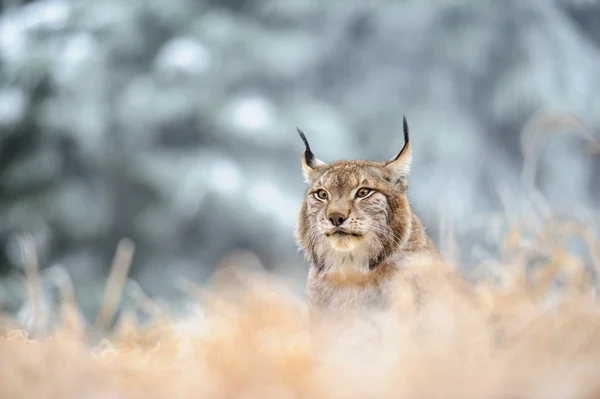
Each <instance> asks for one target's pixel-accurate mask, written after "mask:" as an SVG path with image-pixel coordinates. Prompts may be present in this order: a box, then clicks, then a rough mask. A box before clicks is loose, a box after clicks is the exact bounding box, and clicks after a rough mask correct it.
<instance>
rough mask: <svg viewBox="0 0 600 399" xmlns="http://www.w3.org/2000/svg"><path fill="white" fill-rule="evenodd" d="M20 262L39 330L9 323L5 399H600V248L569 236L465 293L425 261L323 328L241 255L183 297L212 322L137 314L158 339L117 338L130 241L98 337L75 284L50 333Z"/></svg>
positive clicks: (536, 235)
mask: <svg viewBox="0 0 600 399" xmlns="http://www.w3.org/2000/svg"><path fill="white" fill-rule="evenodd" d="M528 170H531V169H528ZM528 173H531V172H528ZM528 176H529V175H528ZM525 180H528V181H530V180H529V178H526V179H525ZM572 237H579V238H580V239H582V240H583V241H584V242H585V243H586V245H587V248H588V249H589V254H590V259H591V260H590V262H589V263H590V264H589V265H584V262H583V261H582V260H581V259H580V258H578V257H575V256H574V255H573V254H572V253H570V252H569V251H568V245H567V242H568V240H569V239H571V238H572ZM449 241H451V240H449ZM23 253H24V259H25V261H26V264H27V265H28V266H27V268H26V272H27V275H28V282H29V284H28V286H27V287H26V288H27V289H28V292H29V299H30V301H31V303H32V309H33V310H32V311H33V315H34V321H35V323H33V325H32V327H31V331H32V332H31V334H32V335H28V334H27V333H26V332H25V330H24V329H23V328H21V327H20V326H19V325H17V324H16V322H15V321H14V320H13V319H11V318H9V317H8V316H5V317H3V318H1V319H0V329H1V331H0V399H13V398H32V397H39V398H49V399H51V398H57V399H58V398H60V399H71V398H78V399H82V398H90V399H91V398H94V399H95V398H98V399H112V398H115V399H116V398H123V399H128V398H157V399H158V398H248V399H250V398H265V399H268V398H273V399H288V398H444V399H447V398H461V399H468V398H510V399H516V398H586V399H587V398H600V302H599V301H598V298H597V288H596V285H595V283H594V280H595V278H596V276H597V272H598V270H600V244H599V242H598V238H597V237H596V235H595V233H594V232H593V230H591V229H590V228H589V227H588V226H585V225H582V224H578V223H576V222H573V221H561V220H556V219H550V220H549V221H548V220H547V221H546V223H545V225H543V226H542V227H541V228H536V229H533V228H527V226H526V225H525V226H514V228H512V229H510V230H508V232H507V234H506V236H505V240H504V246H503V251H502V254H501V256H500V259H501V262H500V261H499V262H496V263H495V264H493V265H492V266H491V267H490V266H489V264H488V265H487V266H486V267H483V266H482V270H483V271H484V272H489V273H487V274H486V273H479V274H478V275H479V279H477V280H476V281H474V282H472V283H469V284H467V283H466V281H464V280H462V279H461V276H460V275H459V274H458V273H457V272H456V271H455V270H456V269H455V268H454V265H455V264H456V261H455V260H453V259H449V261H448V262H447V263H431V261H427V260H425V259H422V258H419V257H415V258H413V259H412V260H411V261H410V264H409V265H407V270H409V271H410V273H407V274H406V275H404V276H402V278H399V279H398V281H397V286H398V290H397V293H398V295H397V298H396V301H395V302H394V304H393V306H392V307H391V308H390V309H389V311H387V312H382V313H372V314H370V315H369V317H364V316H363V317H360V318H354V317H352V315H347V317H346V318H345V319H341V320H337V321H336V322H335V323H333V322H332V323H329V324H328V323H325V324H320V325H315V324H313V325H311V323H310V322H309V316H308V312H307V309H306V305H305V303H304V301H303V299H302V298H300V297H298V296H297V295H295V294H294V293H293V292H292V291H291V290H289V289H288V287H287V286H286V285H285V284H284V283H283V282H282V281H280V280H278V279H277V278H276V277H275V276H272V275H268V274H266V273H263V272H261V271H260V270H254V269H253V270H248V269H245V268H244V267H243V266H244V265H245V264H254V263H256V260H255V259H253V258H252V257H251V255H248V254H244V253H239V254H237V255H235V256H233V257H229V258H227V259H225V260H223V263H222V264H221V265H220V267H219V268H218V271H217V272H216V273H215V275H214V276H213V279H212V280H211V283H210V284H209V285H208V288H207V289H203V290H201V289H199V288H197V287H194V286H193V285H191V284H189V283H186V284H183V287H184V289H185V290H186V291H187V292H189V294H190V296H193V297H194V298H195V299H196V300H197V301H198V303H199V304H200V305H201V308H202V312H198V314H197V315H192V316H189V317H188V318H186V319H183V320H174V319H172V318H170V317H169V315H168V314H165V313H162V312H160V311H158V310H156V308H155V307H154V306H153V304H152V303H151V301H150V300H149V299H147V298H142V299H141V304H140V305H141V306H142V307H144V308H145V309H147V311H148V312H149V313H153V314H154V315H155V318H154V321H153V323H152V324H151V325H149V326H145V327H142V326H140V325H138V324H137V323H136V321H135V319H134V318H133V316H131V315H128V314H124V315H123V316H122V317H121V318H120V320H119V322H118V325H117V328H116V329H115V330H114V331H109V330H108V326H109V324H110V321H111V319H112V318H113V317H114V309H115V307H116V306H117V301H118V300H119V299H120V297H121V295H122V292H123V286H124V282H125V278H126V274H127V271H128V268H129V261H130V260H131V256H132V255H133V247H132V245H131V243H128V242H126V241H125V242H123V243H122V244H121V245H120V246H119V250H118V251H117V256H116V257H115V261H114V263H113V269H112V273H111V276H110V278H109V282H108V284H107V288H106V297H105V298H104V300H103V302H102V305H101V310H100V312H99V315H98V318H97V319H96V321H95V322H94V323H93V325H92V326H88V325H86V323H85V322H84V321H83V319H82V318H81V317H80V316H79V313H78V310H77V308H76V307H75V306H74V298H73V292H72V288H71V287H70V286H69V284H64V286H63V287H62V291H63V302H62V308H61V314H60V323H59V325H58V327H57V328H55V329H49V328H48V326H46V325H45V324H44V322H43V320H45V319H44V317H42V316H43V315H42V313H43V310H42V307H41V306H40V301H41V299H40V297H39V293H38V292H37V291H36V288H35V287H36V284H37V280H38V273H37V262H36V259H35V253H34V251H33V250H32V243H31V241H29V240H24V241H23ZM490 263H494V262H490ZM238 266H239V267H238ZM531 266H535V267H533V268H532V267H531ZM586 266H589V267H586ZM494 274H495V275H494ZM492 277H495V279H496V280H497V281H495V280H494V278H492ZM415 282H418V284H419V285H420V287H421V288H422V291H423V292H424V294H423V296H422V298H421V301H420V302H419V305H418V306H415V301H414V299H415V298H414V297H413V296H412V294H411V290H410V288H411V287H413V284H414V283H415ZM556 282H559V283H560V284H558V285H557V284H556ZM96 334H101V335H102V334H103V336H104V337H105V338H103V339H102V340H100V341H99V342H98V341H97V340H96V339H95V337H96Z"/></svg>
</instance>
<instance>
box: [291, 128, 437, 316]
mask: <svg viewBox="0 0 600 399" xmlns="http://www.w3.org/2000/svg"><path fill="white" fill-rule="evenodd" d="M404 128H405V145H404V147H403V149H402V151H400V153H399V154H398V155H397V156H396V157H394V158H392V159H391V160H389V161H387V162H374V161H365V160H356V161H348V160H341V161H337V162H333V163H329V164H327V163H325V162H323V161H321V160H319V159H318V158H316V157H315V156H314V154H313V153H312V151H311V149H310V146H309V145H308V141H307V140H306V137H305V136H304V133H302V131H300V130H299V133H300V136H301V137H302V139H303V141H304V143H305V145H306V150H305V151H304V154H303V156H302V169H303V173H304V177H305V180H306V182H307V183H308V185H309V188H308V190H307V192H306V196H305V198H304V201H303V203H302V207H301V209H300V212H299V216H298V223H297V226H296V239H297V243H298V246H299V247H300V249H301V250H302V251H303V253H304V255H305V257H306V258H307V260H308V261H309V263H310V269H309V275H308V282H307V291H308V299H309V303H310V305H311V307H314V308H318V309H329V310H332V311H339V310H340V309H347V308H355V307H361V306H369V305H375V306H385V304H386V303H387V301H388V300H389V298H388V297H389V295H388V293H387V292H388V291H389V289H390V288H389V285H390V281H391V280H392V278H393V277H394V275H396V274H398V273H399V272H401V271H402V268H403V263H404V260H405V258H406V255H407V254H416V253H425V254H432V255H435V256H437V255H439V252H438V251H437V249H436V248H435V246H434V244H433V242H432V241H431V239H430V238H429V236H428V235H427V234H426V232H425V229H424V227H423V224H422V222H421V220H420V219H419V217H418V216H417V215H416V214H415V212H414V211H413V209H412V208H411V206H410V202H409V200H408V197H407V189H408V184H407V176H408V173H409V171H410V164H411V159H412V154H411V143H410V140H409V138H408V126H407V125H406V122H405V126H404ZM365 193H366V194H365ZM340 221H341V222H342V223H341V224H340ZM336 224H339V226H336ZM336 230H337V231H338V232H337V233H335V232H336ZM339 230H342V231H341V232H340V231H339Z"/></svg>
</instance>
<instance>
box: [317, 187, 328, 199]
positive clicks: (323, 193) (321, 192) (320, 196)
mask: <svg viewBox="0 0 600 399" xmlns="http://www.w3.org/2000/svg"><path fill="white" fill-rule="evenodd" d="M315 197H316V198H317V199H320V200H323V201H324V200H326V199H327V198H329V193H328V192H327V191H325V190H323V189H321V190H319V191H317V192H316V193H315Z"/></svg>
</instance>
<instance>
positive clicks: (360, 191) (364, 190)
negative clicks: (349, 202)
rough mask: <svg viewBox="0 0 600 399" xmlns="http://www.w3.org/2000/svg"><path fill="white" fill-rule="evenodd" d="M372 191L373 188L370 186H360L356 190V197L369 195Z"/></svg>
mask: <svg viewBox="0 0 600 399" xmlns="http://www.w3.org/2000/svg"><path fill="white" fill-rule="evenodd" d="M372 192H373V190H371V189H370V188H366V187H362V188H359V189H358V191H357V192H356V198H365V197H368V196H369V194H371V193H372Z"/></svg>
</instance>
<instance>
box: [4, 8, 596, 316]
mask: <svg viewBox="0 0 600 399" xmlns="http://www.w3.org/2000/svg"><path fill="white" fill-rule="evenodd" d="M0 4H1V6H0V7H1V8H0V302H1V305H2V306H3V307H4V308H6V309H8V310H10V311H16V310H18V309H19V308H20V307H21V306H22V304H23V301H24V298H25V292H24V291H23V280H24V277H23V266H22V260H21V255H20V252H19V246H18V240H17V238H18V235H19V234H22V233H29V234H31V235H32V236H33V237H34V238H35V240H36V245H37V253H38V257H39V264H40V268H41V269H42V274H43V272H44V270H49V269H51V268H52V267H61V268H64V269H65V270H66V271H68V273H69V274H70V276H71V278H72V279H73V281H74V284H75V288H76V291H77V297H78V300H79V302H80V304H81V306H82V309H83V311H84V313H86V314H88V315H89V314H91V313H93V312H94V311H95V309H96V307H97V303H98V301H99V298H100V297H101V294H102V290H103V288H104V281H105V279H106V275H107V273H108V270H109V267H110V262H111V259H112V256H113V254H114V251H115V247H116V245H117V243H118V241H119V240H120V239H121V238H123V237H129V238H131V239H132V240H133V241H134V242H135V244H136V253H135V257H134V261H133V266H132V269H131V273H130V277H131V278H132V279H133V280H135V281H136V282H137V283H139V285H140V286H141V287H142V289H143V290H144V291H145V292H146V293H147V294H148V295H150V296H153V297H158V298H163V299H164V300H166V301H170V302H171V303H176V300H177V298H178V295H181V293H180V292H179V291H178V290H177V289H176V287H175V285H174V284H173V280H174V278H175V277H176V276H184V277H186V278H188V279H190V280H192V281H195V282H199V283H200V282H202V281H203V280H204V279H205V278H206V277H207V276H208V275H209V274H210V273H211V271H212V269H213V267H214V266H215V264H216V263H217V262H218V261H219V260H220V259H221V258H222V257H223V256H224V255H226V254H227V253H228V252H230V251H232V250H234V249H237V248H245V249H250V250H252V251H254V252H255V253H256V254H257V255H258V257H259V258H260V260H261V261H262V262H263V263H264V264H265V265H266V267H267V268H269V270H273V271H277V272H281V273H283V274H288V275H291V276H294V278H297V279H299V281H301V279H303V278H304V275H305V273H306V265H305V264H304V262H303V260H302V258H301V256H300V254H299V253H298V252H297V250H296V246H295V242H294V236H293V230H294V225H295V222H296V215H297V211H298V209H299V206H300V203H301V201H302V197H303V195H304V190H305V186H304V183H303V181H302V175H301V169H300V155H301V152H302V150H303V148H304V147H303V144H302V142H301V140H300V139H299V137H298V135H297V133H296V127H297V126H298V127H300V128H301V129H302V130H304V131H305V133H306V134H307V136H308V139H309V141H310V143H311V147H312V148H313V150H314V152H315V153H316V154H317V156H318V157H319V158H321V159H323V160H325V161H333V160H336V159H341V158H350V159H373V160H386V159H388V158H390V157H392V156H394V155H395V154H396V153H397V152H398V150H399V149H400V148H401V146H402V144H403V141H402V140H403V139H402V133H401V126H402V123H401V121H402V116H403V115H406V117H407V119H408V123H409V126H410V129H411V138H412V140H413V151H414V166H413V171H412V176H411V179H410V180H409V181H410V189H409V195H410V198H411V201H412V204H413V207H414V208H415V209H416V211H417V213H418V214H419V215H420V216H421V217H422V219H423V220H424V222H425V225H426V226H427V229H428V231H429V232H430V234H431V235H432V237H433V238H434V239H435V240H436V241H438V239H439V237H440V230H439V228H440V223H441V222H442V221H443V220H450V221H451V223H452V225H453V226H454V227H455V228H456V231H457V239H458V242H459V245H460V249H461V252H462V253H464V254H465V256H468V257H471V258H472V259H474V261H476V260H477V254H478V253H479V252H481V251H485V250H484V248H485V237H482V233H481V231H478V230H477V226H478V222H476V221H477V220H486V219H485V215H488V214H490V213H492V212H503V211H505V210H507V209H506V208H507V207H509V203H512V204H513V205H511V206H513V207H514V209H508V211H511V212H512V211H517V210H518V208H519V198H521V197H522V195H523V193H522V190H521V170H522V168H523V155H522V152H521V138H520V137H521V131H522V129H523V127H524V125H525V124H526V123H527V121H528V120H529V119H530V118H531V117H532V116H533V115H534V114H536V113H537V112H539V111H544V110H559V111H566V112H570V113H572V114H574V115H577V116H578V117H579V118H581V120H582V121H584V123H585V124H586V125H587V126H589V127H590V128H591V129H593V130H597V129H598V128H599V127H600V112H598V111H599V110H600V96H598V93H600V3H599V2H594V1H573V0H571V1H567V0H564V1H550V0H549V1H537V2H533V1H522V0H504V1H496V2H494V1H475V0H473V1H447V0H428V1H417V0H412V1H408V0H406V1H396V2H391V1H384V0H376V1H370V2H365V1H362V0H361V1H359V0H344V1H341V0H331V1H319V0H222V1H219V0H169V1H164V0H38V1H23V0H4V1H3V2H2V3H0ZM561 132H562V133H564V134H561V135H559V136H556V137H555V138H552V139H551V140H550V141H548V142H547V143H546V144H544V150H543V153H542V157H541V159H540V162H539V171H538V175H537V184H538V186H539V188H540V190H541V191H542V192H543V193H544V195H545V196H546V197H547V198H548V200H549V201H550V202H551V204H552V206H553V207H555V208H556V209H559V210H561V209H562V210H569V209H571V210H572V209H579V208H581V209H584V208H594V207H595V208H597V205H598V204H599V203H600V185H599V184H597V183H598V182H600V160H599V158H600V157H591V156H588V155H586V154H585V153H584V151H583V149H584V147H585V146H586V143H585V141H584V140H582V139H580V138H578V137H577V136H575V135H573V134H569V132H568V129H563V130H562V131H561ZM507 193H509V194H507ZM507 195H508V197H510V198H513V199H514V200H513V201H507V200H506V198H505V197H506V196H507ZM503 198H504V200H503ZM461 226H462V229H461ZM481 227H483V225H482V226H481ZM477 248H479V250H478V249H477ZM489 250H490V251H491V249H489ZM49 295H50V294H49Z"/></svg>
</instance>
